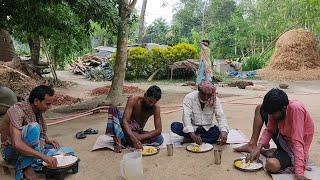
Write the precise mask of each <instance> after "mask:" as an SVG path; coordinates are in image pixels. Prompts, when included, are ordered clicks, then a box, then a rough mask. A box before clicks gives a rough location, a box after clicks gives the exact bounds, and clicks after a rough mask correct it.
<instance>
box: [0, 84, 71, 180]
mask: <svg viewBox="0 0 320 180" xmlns="http://www.w3.org/2000/svg"><path fill="white" fill-rule="evenodd" d="M53 95H54V90H53V89H52V88H51V87H50V86H44V85H41V86H38V87H36V88H34V89H33V90H32V91H31V93H30V96H29V100H28V102H18V103H16V104H15V105H13V106H12V107H10V108H9V109H8V111H7V113H6V114H5V116H4V118H3V120H2V121H1V122H0V123H1V124H0V134H1V150H2V155H3V159H4V160H5V161H7V162H8V163H10V164H13V165H15V167H16V179H18V180H20V179H22V178H26V179H33V178H35V177H36V175H35V173H34V168H37V167H39V166H37V165H38V163H37V159H40V160H43V161H44V162H46V163H47V164H48V165H49V166H52V167H56V166H57V160H56V159H55V158H53V157H50V156H52V155H55V153H56V152H57V151H58V149H57V148H59V144H58V142H57V141H55V140H49V138H48V136H47V125H46V123H45V121H44V118H43V116H42V113H44V112H45V111H47V110H48V109H49V108H50V106H51V103H52V98H53ZM48 145H51V147H50V146H48ZM52 146H53V147H54V148H53V147H52ZM55 149H56V150H55ZM59 150H60V149H59ZM62 151H63V152H64V150H62ZM71 151H72V150H70V152H71ZM70 152H64V153H70ZM49 155H50V156H49ZM40 164H41V163H40Z"/></svg>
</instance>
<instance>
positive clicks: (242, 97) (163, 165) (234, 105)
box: [0, 71, 320, 180]
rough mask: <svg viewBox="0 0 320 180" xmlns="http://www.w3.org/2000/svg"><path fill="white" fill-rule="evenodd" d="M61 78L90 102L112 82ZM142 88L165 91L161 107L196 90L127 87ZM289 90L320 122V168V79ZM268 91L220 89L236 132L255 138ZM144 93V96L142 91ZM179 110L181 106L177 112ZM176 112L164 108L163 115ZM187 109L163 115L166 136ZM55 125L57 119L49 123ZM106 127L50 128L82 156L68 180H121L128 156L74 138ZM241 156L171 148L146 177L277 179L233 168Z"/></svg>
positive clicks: (317, 140)
mask: <svg viewBox="0 0 320 180" xmlns="http://www.w3.org/2000/svg"><path fill="white" fill-rule="evenodd" d="M58 76H59V77H60V79H61V80H65V81H66V80H67V81H74V82H76V83H77V84H78V85H76V86H74V87H70V88H68V89H59V88H58V89H56V91H57V92H61V93H63V94H67V95H72V96H74V97H80V98H83V99H89V98H90V95H89V91H90V90H92V89H94V88H96V87H101V86H104V85H109V84H110V82H90V81H87V80H85V79H83V77H81V76H74V75H72V74H71V73H69V72H67V71H64V72H58ZM254 82H255V83H256V84H260V85H263V86H265V87H267V89H268V90H269V89H271V88H272V87H277V85H278V84H276V83H273V82H268V81H263V80H260V81H254ZM126 84H129V85H136V86H138V87H139V88H141V89H143V90H146V89H147V88H148V86H150V85H152V84H157V85H158V86H159V87H160V88H161V89H162V90H163V98H162V99H161V100H160V102H159V103H160V105H161V106H164V105H165V106H180V105H182V100H183V97H184V95H185V94H187V93H188V92H191V91H192V89H191V88H190V87H185V86H181V84H182V83H164V82H155V83H126ZM288 84H289V85H290V86H289V89H287V90H286V92H287V93H288V95H289V98H290V99H298V100H300V101H302V102H303V103H304V104H305V105H306V106H307V108H308V110H309V111H310V113H311V115H312V117H313V120H314V122H315V136H314V139H313V143H312V147H311V151H310V159H311V161H312V162H313V163H314V164H315V165H317V166H320V158H319V155H318V153H319V152H318V151H319V146H320V134H319V132H320V111H319V108H320V104H319V100H320V81H303V82H292V83H290V82H289V83H288ZM266 92H267V91H252V90H241V89H238V88H231V87H218V93H219V96H220V97H221V101H222V105H223V108H224V112H225V114H226V116H227V120H228V122H229V126H230V128H238V129H240V130H241V131H242V132H244V133H245V134H246V135H247V137H250V135H251V131H252V122H253V113H254V109H255V104H258V103H261V102H262V97H263V95H264V94H265V93H266ZM141 95H142V93H141ZM174 109H177V108H174ZM170 110H173V109H168V108H163V109H162V111H163V112H165V111H170ZM46 116H48V117H53V116H63V114H54V113H52V112H48V113H47V115H46ZM181 116H182V111H176V112H173V113H168V114H162V125H163V132H169V131H170V124H171V123H172V122H173V121H181ZM49 122H51V121H49ZM105 126H106V114H105V113H100V114H97V115H92V116H87V117H83V118H79V119H76V120H73V121H69V122H65V123H62V124H58V125H53V126H50V127H49V129H48V133H49V134H48V135H49V137H50V138H53V139H57V140H58V141H59V142H60V144H62V145H65V146H70V147H73V148H74V149H75V150H76V152H77V155H78V156H79V158H80V159H81V161H80V167H79V172H78V173H77V174H74V175H73V174H70V175H68V176H67V177H66V179H70V180H71V179H77V180H120V179H121V178H120V172H119V166H120V160H121V159H122V156H123V154H124V153H125V151H124V152H123V153H122V154H117V153H114V152H112V151H110V150H98V151H94V152H91V148H92V146H93V144H94V142H95V140H96V138H97V137H98V135H89V136H88V137H87V138H85V139H81V140H77V139H76V138H75V137H74V136H75V134H76V133H77V132H78V131H81V130H85V129H87V128H89V127H90V128H94V129H98V130H99V134H103V133H104V131H105ZM151 128H153V120H152V119H151V120H150V121H149V122H148V124H147V129H151ZM240 156H241V154H238V153H235V152H233V150H232V148H231V147H229V146H226V147H224V150H223V154H222V164H221V165H215V164H214V162H213V161H214V157H213V151H211V152H208V153H203V154H192V153H189V152H187V151H186V150H185V149H184V148H176V149H174V155H173V156H167V152H166V150H165V149H164V150H161V151H160V153H159V154H157V155H155V156H150V157H145V158H143V167H144V176H145V179H146V180H164V179H167V180H180V179H181V180H209V179H225V180H232V179H235V180H242V179H261V180H262V179H271V177H270V176H269V175H268V174H266V173H265V172H264V171H260V172H257V173H244V172H240V171H238V170H236V169H234V168H233V165H232V163H233V160H234V159H235V158H237V157H240ZM0 179H1V180H4V179H12V177H9V176H5V175H3V174H0Z"/></svg>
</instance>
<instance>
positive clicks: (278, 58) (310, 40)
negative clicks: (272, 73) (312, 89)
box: [270, 29, 320, 71]
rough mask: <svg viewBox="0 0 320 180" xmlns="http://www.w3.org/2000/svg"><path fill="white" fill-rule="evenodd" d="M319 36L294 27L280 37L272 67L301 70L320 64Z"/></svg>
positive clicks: (271, 63) (272, 59) (272, 58)
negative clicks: (319, 51)
mask: <svg viewBox="0 0 320 180" xmlns="http://www.w3.org/2000/svg"><path fill="white" fill-rule="evenodd" d="M317 44H318V41H317V38H316V36H315V34H314V33H312V32H310V31H308V30H305V29H294V30H290V31H288V32H286V33H284V34H283V35H282V36H280V38H279V39H278V41H277V43H276V48H275V52H274V54H273V56H272V57H271V62H270V67H271V68H273V69H277V70H290V71H299V70H301V69H315V68H317V67H319V66H320V55H319V53H318V52H317Z"/></svg>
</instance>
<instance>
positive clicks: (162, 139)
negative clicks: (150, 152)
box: [156, 134, 164, 145]
mask: <svg viewBox="0 0 320 180" xmlns="http://www.w3.org/2000/svg"><path fill="white" fill-rule="evenodd" d="M163 141H164V138H163V136H162V135H161V134H160V135H159V136H158V137H157V139H156V142H157V144H159V145H161V144H162V143H163Z"/></svg>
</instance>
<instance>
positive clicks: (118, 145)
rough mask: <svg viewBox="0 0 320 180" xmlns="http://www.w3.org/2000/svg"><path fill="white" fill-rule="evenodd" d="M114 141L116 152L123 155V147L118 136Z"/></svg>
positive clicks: (114, 137)
mask: <svg viewBox="0 0 320 180" xmlns="http://www.w3.org/2000/svg"><path fill="white" fill-rule="evenodd" d="M113 140H114V152H116V153H121V152H122V146H121V141H120V139H119V138H117V137H116V136H113Z"/></svg>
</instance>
